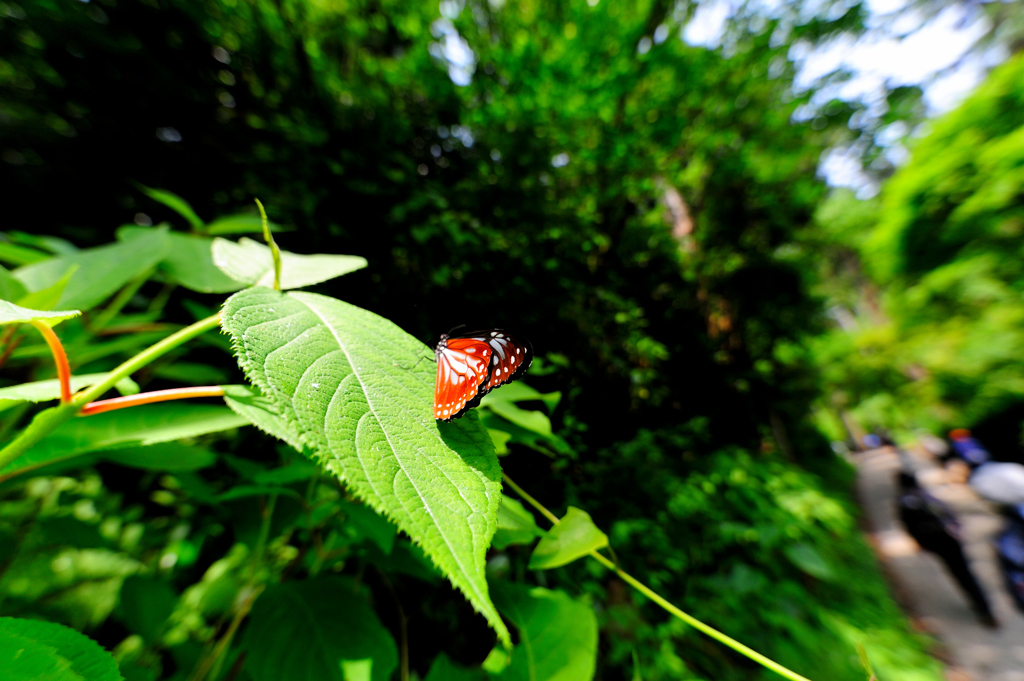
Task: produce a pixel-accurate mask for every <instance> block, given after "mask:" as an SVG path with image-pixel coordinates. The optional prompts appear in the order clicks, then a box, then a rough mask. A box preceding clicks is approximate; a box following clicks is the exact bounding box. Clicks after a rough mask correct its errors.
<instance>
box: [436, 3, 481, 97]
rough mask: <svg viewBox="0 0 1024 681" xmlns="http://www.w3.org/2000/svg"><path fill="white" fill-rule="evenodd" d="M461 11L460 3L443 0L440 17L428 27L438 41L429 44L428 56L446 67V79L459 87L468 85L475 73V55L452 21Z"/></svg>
mask: <svg viewBox="0 0 1024 681" xmlns="http://www.w3.org/2000/svg"><path fill="white" fill-rule="evenodd" d="M461 11H462V5H461V3H458V2H454V0H443V2H441V6H440V12H441V14H442V17H441V18H440V19H437V20H435V21H434V23H432V24H431V25H430V33H431V35H433V36H434V37H435V38H437V39H438V41H437V42H436V43H430V47H429V48H428V49H429V50H430V56H432V57H434V58H435V59H439V60H441V61H443V62H445V63H446V64H447V65H448V77H449V78H451V79H452V82H453V83H455V84H456V85H459V86H466V85H469V83H470V81H472V80H473V73H474V72H475V71H476V54H474V53H473V49H472V48H471V47H470V46H469V43H468V42H466V39H465V38H463V37H462V36H461V35H459V32H458V30H456V28H455V24H453V23H452V20H453V19H455V18H456V17H458V15H459V13H460V12H461Z"/></svg>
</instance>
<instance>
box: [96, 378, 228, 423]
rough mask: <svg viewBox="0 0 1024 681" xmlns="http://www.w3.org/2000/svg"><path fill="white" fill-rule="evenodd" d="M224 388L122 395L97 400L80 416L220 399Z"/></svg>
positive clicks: (181, 389)
mask: <svg viewBox="0 0 1024 681" xmlns="http://www.w3.org/2000/svg"><path fill="white" fill-rule="evenodd" d="M223 395H224V388H221V387H220V386H219V385H207V386H202V387H200V388H171V389H170V390H154V391H153V392H148V393H139V394H138V395H124V396H123V397H114V398H111V399H109V400H97V401H96V402H90V403H89V404H87V405H85V406H84V407H82V411H81V415H82V416H90V415H92V414H102V413H103V412H105V411H113V410H115V409H125V408H127V407H137V406H139V405H141V404H153V403H154V402H167V401H168V400H184V399H188V398H190V397H222V396H223Z"/></svg>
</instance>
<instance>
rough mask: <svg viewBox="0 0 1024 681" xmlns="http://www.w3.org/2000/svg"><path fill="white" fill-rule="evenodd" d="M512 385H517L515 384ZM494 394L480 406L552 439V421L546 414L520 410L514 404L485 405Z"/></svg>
mask: <svg viewBox="0 0 1024 681" xmlns="http://www.w3.org/2000/svg"><path fill="white" fill-rule="evenodd" d="M512 385H515V384H514V383H513V384H512ZM493 394H494V393H490V394H489V395H486V396H485V397H484V399H483V400H481V401H480V406H483V407H488V408H489V409H490V410H491V411H493V412H494V413H495V414H497V415H498V416H501V417H502V418H505V419H508V420H509V421H511V422H512V423H514V424H516V425H517V426H519V427H520V428H525V429H526V430H529V431H532V432H534V433H537V434H538V435H541V436H543V437H551V419H549V418H548V417H547V416H546V415H545V414H543V413H542V412H539V411H528V410H526V409H520V408H519V407H517V406H516V405H515V404H513V403H512V402H500V401H497V402H495V401H491V402H486V403H485V400H486V399H487V398H488V397H490V396H491V395H493Z"/></svg>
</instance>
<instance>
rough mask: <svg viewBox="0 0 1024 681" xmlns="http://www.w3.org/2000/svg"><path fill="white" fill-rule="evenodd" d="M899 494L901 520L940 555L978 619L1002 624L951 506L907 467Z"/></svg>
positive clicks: (927, 548)
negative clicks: (973, 567)
mask: <svg viewBox="0 0 1024 681" xmlns="http://www.w3.org/2000/svg"><path fill="white" fill-rule="evenodd" d="M897 481H898V484H899V497H898V498H897V500H896V506H897V509H898V511H899V516H900V520H901V521H902V522H903V525H904V526H905V527H906V528H907V533H908V534H910V536H911V537H913V538H914V539H915V540H916V541H917V543H918V544H919V545H920V546H921V548H922V549H924V550H925V551H928V552H929V553H933V554H935V555H936V556H938V557H939V558H940V559H941V560H942V562H943V563H944V564H945V566H946V569H947V570H948V571H949V573H950V574H951V575H952V576H953V578H954V579H955V580H956V582H957V584H959V585H960V589H961V590H962V591H963V593H964V595H966V596H967V598H968V599H969V600H970V602H971V606H972V609H973V610H974V612H975V614H976V615H977V617H978V620H979V621H980V622H981V623H982V624H984V625H985V626H987V627H997V626H999V624H998V622H997V621H996V618H995V617H994V616H993V615H992V609H991V607H990V606H989V602H988V598H986V596H985V592H984V591H983V590H982V588H981V585H980V584H979V583H978V580H977V578H976V577H975V576H974V573H973V572H972V571H971V568H970V565H969V564H968V562H967V557H966V556H965V555H964V550H963V546H962V545H961V543H960V542H961V538H962V535H961V530H960V523H959V522H957V519H956V516H955V515H954V514H953V511H952V509H950V508H949V506H947V505H946V504H945V503H944V502H942V501H941V500H939V499H938V498H936V497H934V496H933V495H931V494H929V493H928V492H927V491H925V490H924V489H923V488H922V487H921V485H920V484H919V483H918V480H917V476H916V475H915V474H914V472H913V471H912V470H910V469H908V468H904V469H903V470H902V471H900V473H899V476H898V478H897Z"/></svg>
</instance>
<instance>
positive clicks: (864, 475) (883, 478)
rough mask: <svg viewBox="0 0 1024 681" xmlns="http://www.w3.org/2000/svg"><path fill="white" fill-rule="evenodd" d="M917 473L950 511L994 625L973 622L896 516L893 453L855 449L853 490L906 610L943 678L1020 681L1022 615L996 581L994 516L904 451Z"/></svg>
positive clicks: (922, 458)
mask: <svg viewBox="0 0 1024 681" xmlns="http://www.w3.org/2000/svg"><path fill="white" fill-rule="evenodd" d="M910 454H911V456H912V457H913V458H914V459H915V461H916V462H917V463H918V466H919V467H918V471H919V472H918V479H919V481H920V482H921V484H922V485H923V486H924V487H926V488H927V489H928V491H929V492H931V493H932V494H934V495H935V496H937V497H939V498H940V499H942V500H943V501H945V502H946V503H948V504H949V505H950V506H951V507H953V509H954V510H955V511H956V513H957V517H958V518H959V519H960V523H961V526H962V527H963V531H964V551H965V553H966V554H967V557H968V559H969V560H970V562H971V567H972V569H973V570H974V573H975V575H977V577H978V580H979V581H980V582H981V585H982V587H983V588H984V589H985V591H986V593H987V594H988V596H989V599H990V601H991V603H992V610H993V612H994V613H995V616H996V618H997V619H998V620H999V623H1000V624H1001V625H1002V626H1001V627H1000V628H999V629H988V628H986V627H984V626H983V625H981V624H980V623H979V622H978V620H977V619H976V618H975V616H974V613H973V612H972V611H971V608H970V605H969V603H968V601H967V598H966V596H964V595H963V594H962V593H961V592H960V590H959V589H958V588H957V585H956V583H955V582H954V581H953V578H952V577H950V576H949V575H948V574H947V573H946V570H945V566H944V565H943V564H942V562H941V561H940V560H939V559H938V558H937V557H935V556H933V555H932V554H929V553H926V552H924V551H922V550H921V549H920V548H919V547H918V546H917V543H916V542H915V541H914V540H913V539H912V538H911V537H910V535H908V534H907V533H906V531H905V530H904V529H903V527H902V525H900V523H899V520H898V519H897V515H896V506H895V502H896V484H895V476H896V473H897V472H898V471H899V459H898V457H897V455H896V454H895V452H894V451H892V450H891V449H888V448H883V449H876V450H872V451H869V452H865V453H862V454H856V455H854V456H855V463H856V465H857V469H858V476H857V493H858V496H859V498H860V502H861V507H862V508H863V510H864V516H865V520H866V521H867V525H868V530H869V532H870V537H871V539H872V542H873V543H874V545H875V547H876V549H877V551H878V553H879V555H880V556H881V558H882V561H883V565H884V567H885V570H886V572H887V573H888V576H889V578H890V582H891V583H892V584H893V587H894V589H895V591H896V596H897V599H898V600H899V601H900V602H901V604H902V605H903V606H904V608H905V609H906V610H907V613H908V614H909V615H910V616H911V617H912V618H913V619H914V621H915V622H916V623H917V624H918V625H919V626H920V627H921V628H922V629H924V630H925V631H927V632H928V633H930V634H932V635H934V636H935V637H937V638H938V639H939V640H940V641H941V642H942V644H943V647H944V648H945V650H944V651H943V652H944V653H945V654H944V655H942V657H943V658H944V660H945V661H946V662H947V664H948V665H949V668H948V670H947V678H949V679H950V681H1024V616H1022V615H1021V614H1020V613H1019V612H1018V611H1017V609H1016V608H1015V607H1014V605H1013V602H1012V601H1011V600H1010V595H1009V594H1008V593H1007V592H1006V589H1005V588H1004V587H1003V581H1002V575H1001V573H1000V572H999V566H998V564H997V562H996V555H995V550H994V548H993V546H992V540H993V538H994V536H995V535H996V534H998V532H999V530H1000V529H1001V527H1002V518H1000V517H999V516H998V515H996V514H995V513H993V511H992V509H991V507H990V506H989V505H988V504H987V502H985V501H983V500H981V499H980V498H978V496H977V495H975V494H974V492H973V491H972V490H971V489H970V488H969V487H968V486H967V485H960V484H949V483H948V482H947V481H946V473H945V471H944V470H943V469H942V468H940V467H939V466H937V465H936V464H935V462H934V461H933V460H932V459H931V457H930V456H928V455H926V454H924V453H917V452H910Z"/></svg>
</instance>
